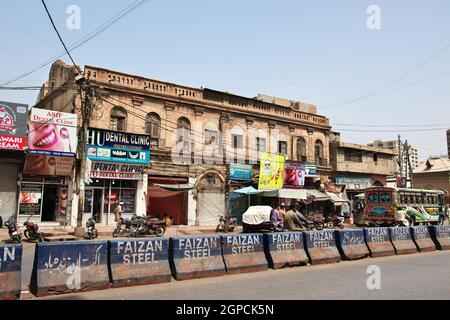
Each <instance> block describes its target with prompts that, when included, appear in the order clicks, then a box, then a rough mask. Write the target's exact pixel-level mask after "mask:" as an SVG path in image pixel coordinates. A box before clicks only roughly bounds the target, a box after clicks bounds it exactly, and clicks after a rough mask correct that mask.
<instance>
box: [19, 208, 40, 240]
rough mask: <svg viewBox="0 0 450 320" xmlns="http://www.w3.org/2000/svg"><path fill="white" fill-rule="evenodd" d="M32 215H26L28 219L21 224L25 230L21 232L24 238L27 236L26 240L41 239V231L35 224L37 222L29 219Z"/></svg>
mask: <svg viewBox="0 0 450 320" xmlns="http://www.w3.org/2000/svg"><path fill="white" fill-rule="evenodd" d="M32 216H33V215H32V214H31V215H30V216H29V217H28V219H27V220H26V221H25V222H24V223H23V225H24V226H25V231H24V232H23V234H24V235H25V238H27V239H28V240H38V241H42V233H40V232H39V231H38V230H39V226H38V225H37V223H34V222H32V221H30V219H31V217H32Z"/></svg>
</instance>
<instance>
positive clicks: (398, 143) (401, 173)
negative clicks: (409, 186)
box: [397, 135, 403, 187]
mask: <svg viewBox="0 0 450 320" xmlns="http://www.w3.org/2000/svg"><path fill="white" fill-rule="evenodd" d="M397 145H398V160H397V163H398V171H399V172H398V173H399V175H400V187H403V183H402V181H403V165H402V162H403V159H402V140H401V139H400V135H398V142H397Z"/></svg>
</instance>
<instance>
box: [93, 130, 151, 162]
mask: <svg viewBox="0 0 450 320" xmlns="http://www.w3.org/2000/svg"><path fill="white" fill-rule="evenodd" d="M87 157H88V159H90V160H93V161H102V162H122V163H132V164H145V165H147V164H148V163H149V161H150V136H149V135H144V134H135V133H128V132H118V131H111V130H103V129H93V128H89V129H88V135H87Z"/></svg>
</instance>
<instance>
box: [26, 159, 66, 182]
mask: <svg viewBox="0 0 450 320" xmlns="http://www.w3.org/2000/svg"><path fill="white" fill-rule="evenodd" d="M74 162H75V159H74V158H67V157H56V156H55V157H54V156H44V155H31V154H29V155H27V158H26V160H25V166H24V168H23V172H24V173H25V174H29V175H39V176H66V177H67V176H71V175H72V168H73V164H74Z"/></svg>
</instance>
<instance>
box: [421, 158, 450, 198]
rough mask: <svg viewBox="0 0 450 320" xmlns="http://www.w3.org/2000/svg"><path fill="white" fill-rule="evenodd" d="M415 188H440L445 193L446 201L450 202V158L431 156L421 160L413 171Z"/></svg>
mask: <svg viewBox="0 0 450 320" xmlns="http://www.w3.org/2000/svg"><path fill="white" fill-rule="evenodd" d="M413 182H414V188H419V189H435V190H436V189H438V190H442V191H443V192H444V194H445V203H446V204H449V203H450V197H449V193H450V159H448V158H445V157H430V158H429V159H428V160H427V161H424V162H421V163H420V165H419V166H418V167H417V168H416V169H415V170H414V173H413Z"/></svg>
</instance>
